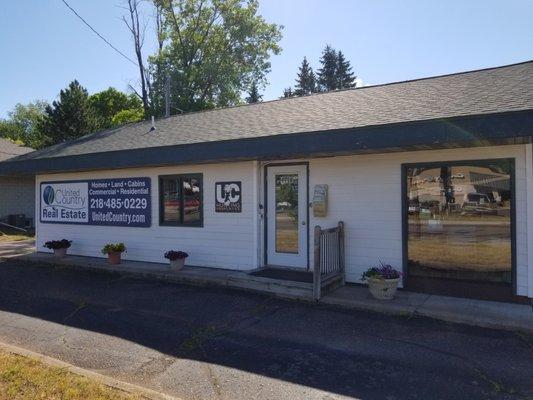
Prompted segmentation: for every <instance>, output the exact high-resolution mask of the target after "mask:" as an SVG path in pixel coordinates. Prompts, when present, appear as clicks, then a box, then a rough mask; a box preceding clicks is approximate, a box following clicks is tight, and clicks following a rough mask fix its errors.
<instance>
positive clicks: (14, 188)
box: [0, 139, 35, 227]
mask: <svg viewBox="0 0 533 400" xmlns="http://www.w3.org/2000/svg"><path fill="white" fill-rule="evenodd" d="M32 151H34V150H33V149H32V148H30V147H24V146H19V145H17V144H15V143H13V142H11V141H9V140H7V139H0V161H5V160H9V159H11V158H13V157H17V156H19V155H21V154H27V153H29V152H32ZM22 215H24V217H22ZM15 216H18V217H15ZM34 216H35V176H34V174H32V175H29V176H25V177H24V176H23V177H21V176H17V177H0V221H3V222H6V223H10V224H11V223H16V224H19V225H23V226H24V225H25V226H30V227H31V226H33V220H34Z"/></svg>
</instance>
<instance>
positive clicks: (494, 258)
mask: <svg viewBox="0 0 533 400" xmlns="http://www.w3.org/2000/svg"><path fill="white" fill-rule="evenodd" d="M409 258H410V259H412V260H415V261H419V262H420V263H422V264H424V265H429V266H431V267H432V268H437V269H450V266H454V269H458V270H472V271H510V270H511V244H510V242H509V241H505V240H502V241H501V242H490V243H486V242H478V243H468V244H467V245H465V244H463V243H461V242H460V241H456V242H450V241H442V240H439V239H430V238H425V239H409Z"/></svg>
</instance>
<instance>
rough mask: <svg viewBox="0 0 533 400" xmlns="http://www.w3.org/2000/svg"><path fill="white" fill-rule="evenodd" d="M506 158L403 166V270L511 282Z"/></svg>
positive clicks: (510, 201)
mask: <svg viewBox="0 0 533 400" xmlns="http://www.w3.org/2000/svg"><path fill="white" fill-rule="evenodd" d="M513 168H514V162H513V160H509V159H502V160H483V161H465V162H453V163H445V162H443V163H430V164H413V165H408V166H405V170H404V172H405V182H404V185H405V186H404V189H405V191H404V193H405V194H406V196H407V198H406V207H405V208H406V209H405V211H404V212H405V214H406V218H407V228H406V231H407V272H408V276H409V277H415V278H449V279H453V280H461V281H471V282H472V281H475V282H486V283H491V284H493V283H499V284H505V285H511V283H512V236H513V235H512V219H511V216H512V212H513V190H514V189H513Z"/></svg>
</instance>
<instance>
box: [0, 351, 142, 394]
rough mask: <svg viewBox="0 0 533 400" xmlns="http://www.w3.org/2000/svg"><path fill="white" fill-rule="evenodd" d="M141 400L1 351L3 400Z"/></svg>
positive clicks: (55, 368)
mask: <svg viewBox="0 0 533 400" xmlns="http://www.w3.org/2000/svg"><path fill="white" fill-rule="evenodd" d="M30 399H31V400H33V399H46V400H63V399H68V400H133V399H136V400H140V399H142V397H140V396H139V395H135V394H130V393H125V392H123V391H121V390H118V389H113V388H110V387H108V386H105V385H102V384H100V383H98V382H95V381H92V380H90V379H88V378H85V377H83V376H79V375H76V374H73V373H71V372H68V371H65V370H64V369H62V368H57V367H50V366H47V365H45V364H43V363H41V362H40V361H36V360H33V359H30V358H27V357H22V356H19V355H15V354H11V353H6V352H2V351H0V400H30Z"/></svg>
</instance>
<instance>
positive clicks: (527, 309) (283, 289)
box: [16, 253, 533, 333]
mask: <svg viewBox="0 0 533 400" xmlns="http://www.w3.org/2000/svg"><path fill="white" fill-rule="evenodd" d="M16 260H20V261H25V262H32V263H37V264H39V263H40V264H53V265H64V266H70V267H74V268H83V269H93V270H100V271H108V272H115V273H120V274H123V275H130V276H143V277H148V278H155V279H162V280H165V281H171V282H178V283H186V284H193V285H215V286H223V287H229V288H237V289H244V290H250V291H256V292H261V293H268V294H272V295H275V296H277V297H284V298H292V299H297V300H304V301H310V302H311V301H313V298H312V292H310V291H309V284H305V283H300V282H291V283H287V281H279V280H276V279H270V278H263V277H255V276H250V275H249V274H248V273H246V272H242V271H232V270H223V269H213V268H203V267H185V268H184V269H183V270H181V271H177V272H174V271H171V270H170V269H169V267H168V265H167V264H158V263H148V262H138V261H123V262H122V264H120V265H119V266H111V265H109V264H107V262H106V260H105V259H103V258H93V257H79V256H67V257H66V258H64V259H57V258H55V257H54V256H53V255H52V254H48V253H32V254H26V255H22V256H20V257H17V258H16ZM320 302H322V303H325V304H329V305H335V306H341V307H344V308H351V309H357V310H366V311H375V312H380V313H385V314H392V315H404V316H405V315H407V316H423V317H429V318H434V319H439V320H442V321H447V322H456V323H462V324H467V325H472V326H481V327H486V328H494V329H505V330H519V331H523V332H528V333H533V307H532V306H531V305H524V304H514V303H501V302H494V301H485V300H474V299H464V298H457V297H447V296H437V295H429V294H423V293H414V292H408V291H398V294H397V297H396V298H395V299H394V300H392V301H382V300H376V299H374V298H372V296H371V295H370V293H369V292H368V290H367V288H366V287H364V286H360V285H347V286H344V287H342V288H340V289H338V290H336V291H335V292H333V293H330V294H328V295H326V296H324V297H323V298H322V299H321V300H320Z"/></svg>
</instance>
